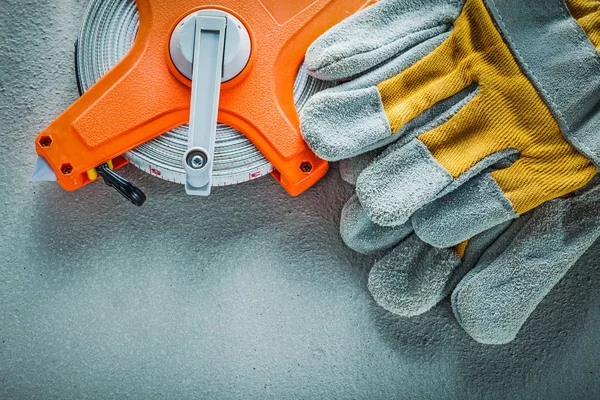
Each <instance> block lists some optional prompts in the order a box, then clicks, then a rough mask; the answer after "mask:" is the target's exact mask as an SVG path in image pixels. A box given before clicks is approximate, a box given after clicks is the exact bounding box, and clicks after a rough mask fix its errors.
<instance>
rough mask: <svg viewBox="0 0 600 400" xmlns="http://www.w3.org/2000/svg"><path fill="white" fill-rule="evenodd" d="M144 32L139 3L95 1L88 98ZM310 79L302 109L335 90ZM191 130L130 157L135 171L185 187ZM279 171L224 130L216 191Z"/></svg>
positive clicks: (88, 33)
mask: <svg viewBox="0 0 600 400" xmlns="http://www.w3.org/2000/svg"><path fill="white" fill-rule="evenodd" d="M138 27H139V13H138V9H137V5H136V2H135V1H134V0H92V1H91V3H90V4H89V6H88V9H87V11H86V13H85V17H84V20H83V25H82V28H81V32H80V35H79V38H78V40H77V46H76V54H75V57H76V74H77V80H78V84H79V88H80V91H81V92H82V93H83V92H85V91H87V90H88V89H89V88H90V87H92V86H93V85H94V84H95V83H96V82H97V81H98V80H100V79H101V78H102V77H103V76H104V75H105V74H106V73H107V72H108V71H110V70H111V69H112V68H113V67H114V66H115V65H117V64H118V63H119V62H120V61H121V60H122V59H123V58H124V57H125V56H126V55H127V53H128V52H129V50H130V49H131V47H132V46H133V43H134V40H135V38H136V35H137V32H138ZM333 85H334V84H333V83H331V82H323V81H319V80H316V79H314V78H312V77H310V76H309V75H308V73H307V71H306V69H305V68H304V67H301V68H300V70H299V71H298V74H297V76H296V81H295V85H294V101H295V104H296V108H297V109H301V108H302V106H303V105H304V104H305V103H306V101H307V100H308V99H309V98H310V97H311V96H312V95H313V94H315V93H317V92H319V91H321V90H324V89H326V88H329V87H332V86H333ZM188 133H189V126H188V125H187V124H186V125H181V126H179V127H177V128H175V129H173V130H171V131H169V132H166V133H164V134H163V135H161V136H159V137H157V138H155V139H152V140H150V141H149V142H146V143H144V144H142V145H140V146H139V147H137V148H135V149H133V150H131V151H129V152H127V153H125V154H124V157H125V158H126V159H127V160H128V161H129V162H130V163H131V164H133V165H134V166H136V167H138V168H139V169H141V170H143V171H144V172H146V173H149V174H151V175H153V176H156V177H158V178H161V179H164V180H167V181H170V182H175V183H179V184H185V181H186V174H185V171H184V168H183V163H182V159H183V155H184V153H185V152H186V150H187V146H188ZM271 172H273V166H272V165H271V164H270V163H269V161H268V160H267V159H266V158H265V157H264V155H263V154H262V153H261V152H260V151H259V150H258V149H257V148H256V146H254V144H253V143H252V142H251V141H250V140H249V139H248V138H247V137H246V136H245V135H244V134H242V133H241V132H239V131H238V130H236V129H234V128H232V127H230V126H227V125H224V124H218V126H217V136H216V143H215V161H214V169H213V179H212V185H213V186H225V185H233V184H237V183H242V182H246V181H249V180H252V179H256V178H259V177H261V176H264V175H268V174H270V173H271Z"/></svg>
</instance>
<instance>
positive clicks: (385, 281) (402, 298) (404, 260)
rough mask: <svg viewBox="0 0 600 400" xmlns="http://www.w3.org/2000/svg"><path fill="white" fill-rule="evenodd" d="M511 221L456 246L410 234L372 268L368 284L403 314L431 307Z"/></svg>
mask: <svg viewBox="0 0 600 400" xmlns="http://www.w3.org/2000/svg"><path fill="white" fill-rule="evenodd" d="M508 225H509V224H506V223H505V224H501V225H498V226H496V227H494V228H493V229H490V230H488V231H486V232H485V233H483V234H481V235H479V236H477V237H475V238H473V239H472V240H470V241H469V242H468V243H465V244H461V246H457V247H456V248H454V249H439V248H435V247H432V246H430V245H428V244H427V243H425V242H423V241H421V240H420V239H419V238H418V237H417V236H416V235H414V234H413V235H410V236H408V238H406V239H405V240H403V241H402V242H401V243H400V244H399V245H398V246H396V247H395V248H394V249H393V250H392V251H390V252H389V253H388V254H387V255H386V256H385V257H384V258H383V259H381V260H380V261H378V262H377V263H376V264H375V266H374V267H373V269H372V270H371V272H370V274H369V284H368V287H369V290H370V291H371V294H372V295H373V298H374V299H375V300H376V301H377V303H378V304H380V305H381V306H382V307H384V308H385V309H386V310H388V311H390V312H392V313H394V314H398V315H402V316H414V315H419V314H422V313H424V312H426V311H428V310H429V309H431V308H432V307H434V306H435V305H436V304H437V303H438V302H440V301H441V300H442V299H444V298H445V297H446V296H447V295H448V294H449V293H450V292H451V290H452V288H454V287H455V286H456V284H457V283H458V282H459V281H460V280H461V279H462V277H464V276H465V274H466V273H467V272H468V271H469V270H470V269H471V268H472V267H473V265H475V264H476V262H477V261H478V260H479V258H480V256H481V254H482V253H483V252H484V251H485V249H487V248H488V247H489V246H490V244H491V243H494V242H495V241H496V240H497V238H498V237H499V236H500V235H501V234H502V233H503V232H504V231H505V230H506V228H507V227H508ZM463 249H464V250H463Z"/></svg>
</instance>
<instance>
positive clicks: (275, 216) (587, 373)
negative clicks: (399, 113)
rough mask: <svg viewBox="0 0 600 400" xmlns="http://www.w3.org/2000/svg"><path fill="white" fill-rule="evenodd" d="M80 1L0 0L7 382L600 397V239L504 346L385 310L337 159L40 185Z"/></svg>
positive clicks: (125, 389) (448, 324) (361, 394)
mask: <svg viewBox="0 0 600 400" xmlns="http://www.w3.org/2000/svg"><path fill="white" fill-rule="evenodd" d="M86 3H87V2H86V1H83V0H61V1H54V0H44V1H31V0H0V154H1V158H0V215H1V216H2V223H1V224H0V398H1V399H83V398H91V399H95V398H98V399H99V398H103V399H105V398H132V399H137V398H139V399H159V398H178V399H186V398H223V399H227V398H243V399H251V398H258V399H267V398H274V399H282V398H295V399H302V398H304V399H316V398H338V399H355V398H369V399H389V398H435V399H457V398H467V397H472V398H483V397H485V398H534V399H537V398H539V399H571V398H576V399H591V398H599V397H600V383H599V382H600V372H599V371H600V335H599V334H598V332H599V331H600V293H599V292H598V289H597V288H598V286H599V284H600V268H598V260H600V246H598V245H596V246H595V247H594V249H593V250H592V251H591V252H590V253H588V254H587V255H586V257H585V259H584V260H582V261H581V262H580V263H579V264H578V265H577V266H576V267H575V268H573V269H572V270H571V271H570V272H569V273H568V274H567V276H566V277H565V278H564V279H563V281H561V282H560V283H559V285H558V286H557V288H556V289H555V290H554V291H553V292H552V293H551V294H550V295H549V296H548V297H547V298H546V299H545V300H544V301H543V302H542V304H541V306H540V307H539V308H538V309H537V310H536V311H535V313H534V315H533V316H532V318H531V319H530V320H529V321H528V322H527V324H526V325H525V327H524V329H523V331H522V332H521V333H520V335H519V337H518V338H517V339H516V340H515V341H514V342H512V343H510V344H508V345H505V346H484V345H480V344H477V343H475V342H474V341H472V340H470V339H469V338H468V336H467V335H466V334H465V333H464V332H462V331H461V329H460V327H459V326H458V324H457V323H456V322H455V321H454V319H453V316H452V312H451V310H450V307H449V305H448V303H447V302H444V303H443V304H442V305H441V306H439V307H436V308H435V309H434V310H433V311H432V312H430V313H427V314H426V315H424V316H422V317H419V318H415V319H404V318H399V317H394V316H392V315H391V314H388V313H386V312H384V311H383V310H382V309H380V308H378V307H377V306H376V305H375V303H374V301H373V300H372V299H371V298H370V296H369V295H368V292H367V289H366V277H367V268H368V266H369V265H371V263H372V261H371V260H370V259H368V258H366V257H362V256H359V255H357V254H356V253H353V252H351V251H350V250H348V249H346V248H345V247H344V245H343V244H342V241H341V239H340V238H339V234H338V224H339V219H338V215H339V213H340V210H341V208H342V206H343V204H344V202H345V201H346V199H347V198H348V197H349V196H350V194H351V190H350V188H349V187H347V186H346V185H345V184H343V183H342V182H341V180H339V179H338V178H337V176H338V174H337V171H332V173H330V175H329V176H328V177H327V178H326V179H325V180H324V181H323V182H321V183H319V184H318V185H317V186H316V187H315V188H313V189H311V190H310V191H309V192H308V193H306V194H305V195H303V196H301V197H299V198H296V199H292V198H290V197H288V196H287V195H286V194H285V193H284V192H283V190H282V189H281V188H280V187H279V186H278V185H277V184H276V183H275V182H274V180H272V179H270V178H268V177H267V178H263V179H261V180H258V181H255V182H251V183H248V184H244V185H241V186H237V187H230V188H221V189H217V190H215V194H214V195H213V196H211V197H210V198H209V199H197V198H191V197H186V196H185V195H184V194H183V189H182V187H180V186H177V185H172V184H169V183H165V182H162V181H159V180H156V179H154V178H152V177H149V176H146V175H144V174H143V173H141V172H138V171H137V170H135V169H134V168H131V167H127V168H126V169H124V170H123V174H125V175H127V176H128V177H129V178H131V179H132V180H134V181H135V182H136V183H138V184H139V186H141V187H143V188H144V189H145V191H146V193H147V194H148V195H149V201H148V202H147V204H146V205H145V206H144V207H143V208H141V209H137V208H135V207H133V206H131V205H129V204H128V203H126V202H125V201H123V200H121V199H120V198H119V197H118V195H116V194H115V193H114V192H113V191H112V190H109V189H108V188H106V187H104V185H102V184H95V185H90V186H88V187H85V188H83V189H81V190H79V191H77V192H75V193H66V192H63V191H62V190H61V189H60V188H58V187H56V186H53V185H51V184H37V185H35V184H32V183H29V182H28V179H29V175H30V172H31V169H32V168H33V165H34V162H35V156H34V152H33V142H32V141H33V138H34V137H35V135H36V134H37V132H38V131H40V130H41V129H42V128H43V127H44V126H46V125H47V124H48V123H49V122H50V121H51V120H52V119H53V118H54V117H55V116H56V115H57V114H58V113H59V112H60V111H61V110H63V109H64V108H66V107H67V106H68V105H69V104H70V103H71V102H72V101H74V100H75V99H76V97H77V90H76V86H75V83H74V80H73V66H72V60H73V47H72V46H73V41H74V39H75V37H76V35H77V31H78V28H79V24H80V21H81V18H82V14H83V10H84V8H85V6H86Z"/></svg>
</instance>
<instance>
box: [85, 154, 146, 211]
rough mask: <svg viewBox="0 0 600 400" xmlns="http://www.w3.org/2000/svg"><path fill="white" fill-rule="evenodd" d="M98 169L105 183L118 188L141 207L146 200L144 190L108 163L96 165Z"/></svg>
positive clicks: (124, 195)
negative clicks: (111, 167)
mask: <svg viewBox="0 0 600 400" xmlns="http://www.w3.org/2000/svg"><path fill="white" fill-rule="evenodd" d="M96 171H98V175H100V176H101V177H102V179H103V180H104V183H106V184H107V185H108V186H111V187H113V188H115V189H117V191H118V192H119V193H121V195H123V197H125V198H126V199H127V200H129V201H130V202H131V203H133V204H135V205H136V206H138V207H141V206H142V205H143V204H144V202H145V201H146V195H145V194H144V192H142V191H141V190H140V189H139V188H137V187H136V186H135V185H134V184H133V183H131V182H129V181H128V180H127V179H125V178H123V177H121V176H120V175H118V174H117V173H116V172H114V171H113V170H111V169H110V167H109V166H108V164H106V163H105V164H102V165H100V166H98V167H96Z"/></svg>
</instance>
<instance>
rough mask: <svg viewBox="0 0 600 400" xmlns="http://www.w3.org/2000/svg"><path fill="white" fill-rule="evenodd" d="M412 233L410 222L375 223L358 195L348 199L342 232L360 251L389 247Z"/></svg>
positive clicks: (342, 220)
mask: <svg viewBox="0 0 600 400" xmlns="http://www.w3.org/2000/svg"><path fill="white" fill-rule="evenodd" d="M411 233H412V226H411V225H410V224H404V225H400V226H397V227H383V226H379V225H377V224H375V223H373V221H371V219H370V218H369V217H368V215H367V214H366V213H365V211H364V209H363V208H362V206H361V205H360V203H359V202H358V198H357V197H356V196H353V197H352V198H351V199H350V200H348V202H347V203H346V205H345V206H344V209H343V210H342V219H341V222H340V234H341V236H342V239H343V240H344V243H346V245H347V246H348V247H350V248H351V249H352V250H354V251H356V252H358V253H361V254H371V253H376V252H378V251H382V250H386V249H389V248H391V247H393V246H395V245H396V244H398V243H400V242H401V241H402V240H403V239H404V238H406V237H407V236H408V235H410V234H411Z"/></svg>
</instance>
